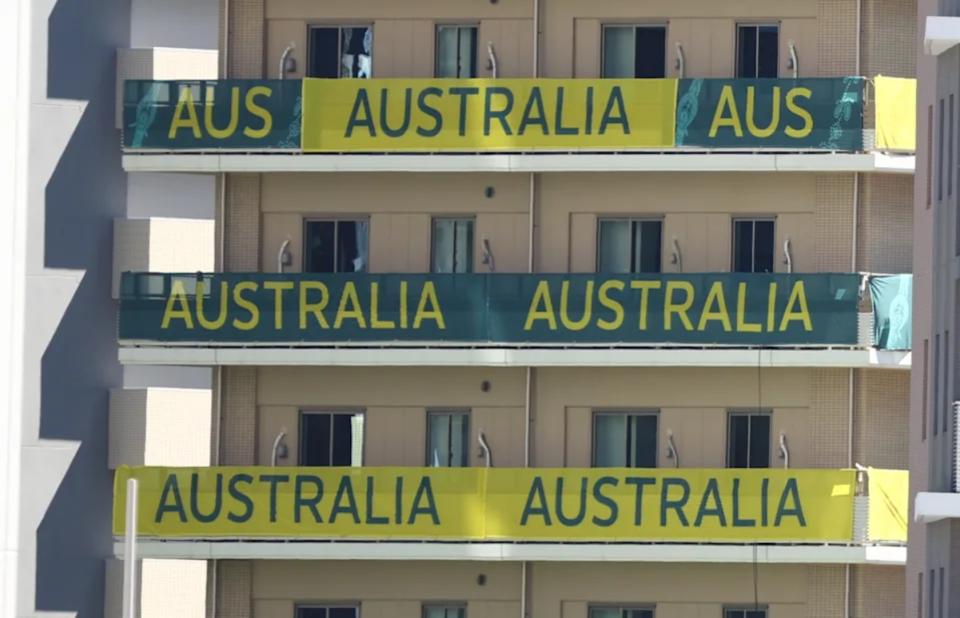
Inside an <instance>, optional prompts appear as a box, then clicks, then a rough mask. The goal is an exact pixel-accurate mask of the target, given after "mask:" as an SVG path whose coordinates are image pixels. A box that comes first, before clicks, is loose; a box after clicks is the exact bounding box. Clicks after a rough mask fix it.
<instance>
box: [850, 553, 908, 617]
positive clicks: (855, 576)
mask: <svg viewBox="0 0 960 618" xmlns="http://www.w3.org/2000/svg"><path fill="white" fill-rule="evenodd" d="M904 578H905V575H904V568H903V567H901V566H877V565H866V564H858V565H854V566H853V567H851V569H850V588H851V611H850V618H876V617H877V616H903V615H905V614H904V611H905V610H904V605H905V601H906V590H905V588H906V580H905V579H904ZM840 579H841V581H842V577H841V578H840Z"/></svg>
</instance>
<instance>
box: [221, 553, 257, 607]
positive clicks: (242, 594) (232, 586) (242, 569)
mask: <svg viewBox="0 0 960 618" xmlns="http://www.w3.org/2000/svg"><path fill="white" fill-rule="evenodd" d="M217 569H218V570H217V591H216V594H217V612H216V616H214V618H251V616H252V615H253V603H252V597H253V565H252V564H251V563H250V561H248V560H221V561H219V562H218V563H217Z"/></svg>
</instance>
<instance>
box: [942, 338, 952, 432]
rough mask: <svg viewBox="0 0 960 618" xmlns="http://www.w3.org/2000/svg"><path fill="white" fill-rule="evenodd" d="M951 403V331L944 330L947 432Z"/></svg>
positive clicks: (944, 401)
mask: <svg viewBox="0 0 960 618" xmlns="http://www.w3.org/2000/svg"><path fill="white" fill-rule="evenodd" d="M952 409H953V408H952V406H951V405H950V331H948V330H947V331H944V332H943V433H947V424H948V423H949V419H950V412H951V410H952Z"/></svg>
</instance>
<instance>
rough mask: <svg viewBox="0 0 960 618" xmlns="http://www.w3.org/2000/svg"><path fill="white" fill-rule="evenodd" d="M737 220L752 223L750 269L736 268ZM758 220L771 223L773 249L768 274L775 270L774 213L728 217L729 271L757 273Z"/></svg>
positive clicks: (775, 236)
mask: <svg viewBox="0 0 960 618" xmlns="http://www.w3.org/2000/svg"><path fill="white" fill-rule="evenodd" d="M739 221H750V222H752V223H753V224H754V225H753V236H752V237H753V246H752V247H751V248H750V251H751V253H750V266H751V270H749V271H741V270H737V222H739ZM758 222H770V223H772V224H773V251H772V252H771V255H772V256H773V262H772V264H771V269H770V273H769V274H771V275H772V274H774V273H776V272H777V216H776V215H759V216H750V215H733V216H732V217H731V218H730V272H731V273H758V272H760V271H757V270H756V264H757V242H756V240H757V234H756V230H757V226H756V224H757V223H758ZM761 274H762V273H761Z"/></svg>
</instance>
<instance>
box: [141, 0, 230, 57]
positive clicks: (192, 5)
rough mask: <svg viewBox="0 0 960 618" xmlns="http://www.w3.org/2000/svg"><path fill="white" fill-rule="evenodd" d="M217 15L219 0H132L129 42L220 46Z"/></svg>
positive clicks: (197, 46)
mask: <svg viewBox="0 0 960 618" xmlns="http://www.w3.org/2000/svg"><path fill="white" fill-rule="evenodd" d="M173 17H175V18H176V21H175V22H174V21H173V20H172V18H173ZM218 19H219V6H218V4H217V0H132V2H131V24H130V46H131V47H190V48H194V49H217V31H218Z"/></svg>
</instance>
